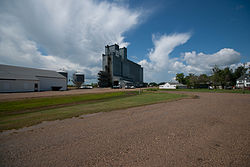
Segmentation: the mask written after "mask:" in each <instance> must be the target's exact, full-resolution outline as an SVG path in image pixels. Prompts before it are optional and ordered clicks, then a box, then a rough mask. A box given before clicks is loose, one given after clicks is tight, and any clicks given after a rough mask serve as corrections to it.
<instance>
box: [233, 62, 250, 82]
mask: <svg viewBox="0 0 250 167" xmlns="http://www.w3.org/2000/svg"><path fill="white" fill-rule="evenodd" d="M246 72H247V68H245V67H244V66H239V67H238V68H236V69H235V70H234V73H233V84H234V85H235V84H236V80H237V79H238V78H240V77H241V76H242V75H244V74H246Z"/></svg>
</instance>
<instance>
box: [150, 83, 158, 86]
mask: <svg viewBox="0 0 250 167" xmlns="http://www.w3.org/2000/svg"><path fill="white" fill-rule="evenodd" d="M149 86H150V87H151V86H158V84H157V83H155V82H150V83H149Z"/></svg>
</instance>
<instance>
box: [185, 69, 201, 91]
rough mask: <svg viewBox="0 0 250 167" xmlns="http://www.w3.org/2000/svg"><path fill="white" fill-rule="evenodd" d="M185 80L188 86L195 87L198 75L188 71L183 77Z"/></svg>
mask: <svg viewBox="0 0 250 167" xmlns="http://www.w3.org/2000/svg"><path fill="white" fill-rule="evenodd" d="M185 80H186V83H187V86H188V87H192V88H195V87H196V85H197V83H198V76H196V75H194V74H192V73H190V74H189V75H188V76H186V77H185Z"/></svg>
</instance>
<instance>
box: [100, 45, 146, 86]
mask: <svg viewBox="0 0 250 167" xmlns="http://www.w3.org/2000/svg"><path fill="white" fill-rule="evenodd" d="M102 67H103V71H105V72H107V73H108V74H109V75H110V77H111V83H112V85H113V86H114V85H121V86H122V87H125V85H126V83H130V84H131V83H133V84H134V85H135V86H142V84H143V68H142V67H141V66H140V65H139V64H136V63H134V62H132V61H130V60H128V59H127V48H125V47H124V48H119V45H117V44H115V45H111V46H108V45H107V46H105V54H103V55H102Z"/></svg>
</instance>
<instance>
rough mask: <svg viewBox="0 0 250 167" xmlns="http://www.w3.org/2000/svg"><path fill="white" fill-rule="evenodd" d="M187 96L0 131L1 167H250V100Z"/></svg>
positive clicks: (213, 95)
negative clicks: (185, 97) (172, 100)
mask: <svg viewBox="0 0 250 167" xmlns="http://www.w3.org/2000/svg"><path fill="white" fill-rule="evenodd" d="M178 93H180V92H178ZM185 93H188V94H196V95H198V96H199V98H198V99H183V100H179V101H174V102H168V103H160V104H154V105H148V106H143V107H136V108H130V109H126V110H118V111H113V112H108V113H98V114H92V115H87V116H82V117H80V118H72V119H66V120H62V121H52V122H44V123H42V124H39V125H36V126H32V127H28V128H24V129H20V130H12V131H6V132H3V133H0V166H31V167H34V166H52V167H54V166H58V167H62V166H67V167H68V166H199V167H200V166H209V167H210V166H215V167H219V166H225V167H231V166H235V167H249V166H250V95H249V94H248V95H246V94H229V93H224V94H222V93H191V92H185Z"/></svg>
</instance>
